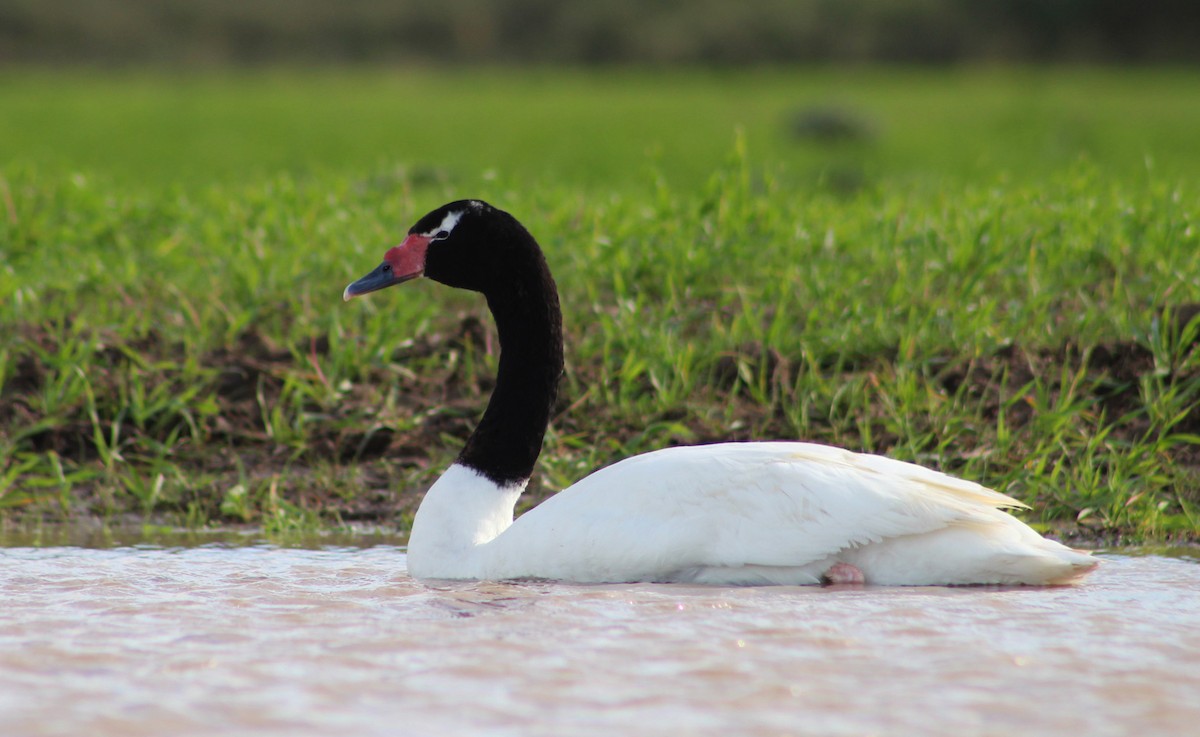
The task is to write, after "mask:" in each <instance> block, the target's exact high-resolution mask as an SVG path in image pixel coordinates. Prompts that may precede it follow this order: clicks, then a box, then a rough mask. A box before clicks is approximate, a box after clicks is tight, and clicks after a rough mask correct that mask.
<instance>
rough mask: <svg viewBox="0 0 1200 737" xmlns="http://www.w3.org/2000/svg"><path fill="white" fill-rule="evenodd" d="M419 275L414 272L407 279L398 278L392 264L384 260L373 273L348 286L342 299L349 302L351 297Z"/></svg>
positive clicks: (375, 290)
mask: <svg viewBox="0 0 1200 737" xmlns="http://www.w3.org/2000/svg"><path fill="white" fill-rule="evenodd" d="M417 276H418V275H417V274H413V275H412V276H409V277H407V279H404V278H397V277H396V273H395V269H393V268H392V265H391V264H389V263H388V262H387V261H384V262H383V263H381V264H380V265H379V266H376V267H375V269H374V270H373V271H371V273H369V274H367V275H366V276H364V277H363V278H361V279H359V280H357V281H354V282H351V283H350V286H348V287H346V290H345V291H344V292H342V299H344V300H346V301H347V302H349V301H350V300H351V299H353V298H355V297H359V296H361V295H364V294H367V293H368V292H377V291H379V290H380V289H384V288H386V287H390V286H392V285H393V284H399V283H400V282H402V281H407V280H408V279H413V278H415V277H417Z"/></svg>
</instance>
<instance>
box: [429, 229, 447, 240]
mask: <svg viewBox="0 0 1200 737" xmlns="http://www.w3.org/2000/svg"><path fill="white" fill-rule="evenodd" d="M449 237H450V231H448V230H439V231H438V232H436V233H434V234H433V239H434V240H435V241H444V240H446V239H447V238H449Z"/></svg>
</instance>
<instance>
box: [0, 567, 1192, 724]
mask: <svg viewBox="0 0 1200 737" xmlns="http://www.w3.org/2000/svg"><path fill="white" fill-rule="evenodd" d="M0 592H2V595H3V603H2V605H0V734H2V735H14V736H19V735H84V734H86V735H121V736H122V737H124V736H136V735H162V734H172V735H199V734H230V735H233V734H237V735H243V734H249V735H335V734H336V735H406V734H489V735H491V734H494V735H524V734H535V735H567V734H597V733H605V734H645V735H658V734H661V735H668V734H670V735H675V734H696V735H718V734H720V735H734V734H736V735H778V734H796V733H811V734H824V735H843V734H844V735H861V734H886V735H897V734H921V735H956V736H957V735H962V734H979V735H990V734H994V735H1012V734H1022V735H1067V734H1080V735H1083V734H1086V735H1089V736H1094V735H1109V734H1112V735H1117V734H1125V733H1128V732H1131V731H1134V730H1136V732H1137V733H1138V734H1140V735H1151V734H1188V733H1193V734H1194V733H1195V732H1194V730H1195V729H1196V725H1197V724H1200V699H1197V697H1196V695H1197V694H1200V667H1197V663H1200V565H1197V563H1196V561H1195V560H1189V559H1187V558H1178V559H1172V558H1166V557H1157V556H1155V557H1124V556H1106V560H1105V564H1104V565H1103V566H1101V568H1100V569H1099V570H1098V571H1097V572H1096V573H1095V574H1094V575H1093V576H1092V577H1091V578H1090V579H1089V580H1088V582H1087V583H1085V584H1084V585H1082V586H1077V587H1074V588H1058V589H999V588H993V589H925V588H922V589H882V588H840V589H839V588H827V589H818V588H788V587H781V588H744V589H722V588H701V587H690V586H679V585H671V586H662V585H630V586H562V585H551V584H523V585H517V584H494V583H483V584H443V585H439V586H424V585H421V584H417V583H415V582H413V581H412V580H411V579H409V578H408V577H407V576H406V575H405V574H404V555H403V552H402V550H401V549H399V548H396V547H389V546H379V547H373V548H367V549H359V548H325V549H320V550H303V549H281V548H273V547H249V548H245V547H243V548H230V547H225V546H209V547H199V548H176V549H161V548H145V547H143V548H138V547H127V548H117V549H107V550H92V549H83V548H0Z"/></svg>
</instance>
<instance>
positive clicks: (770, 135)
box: [0, 69, 1200, 540]
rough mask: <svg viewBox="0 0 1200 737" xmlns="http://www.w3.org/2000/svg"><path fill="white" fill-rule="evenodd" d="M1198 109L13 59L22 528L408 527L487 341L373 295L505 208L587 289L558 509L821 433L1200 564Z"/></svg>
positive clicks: (674, 81) (1187, 88)
mask: <svg viewBox="0 0 1200 737" xmlns="http://www.w3.org/2000/svg"><path fill="white" fill-rule="evenodd" d="M1192 86H1193V80H1192V79H1191V76H1190V75H1189V74H1188V73H1186V72H1184V71H1171V70H1158V71H1155V70H1140V71H1133V72H1130V71H1097V70H1038V69H1025V70H1016V71H1012V70H1008V71H1000V70H963V71H939V72H931V71H917V70H909V71H878V70H870V69H866V70H857V71H832V70H831V71H795V70H792V71H788V70H763V71H742V72H678V71H676V72H647V71H642V72H635V71H612V72H605V73H586V72H581V71H569V70H567V71H546V70H542V71H527V70H526V71H515V70H513V71H466V70H462V71H444V70H443V71H432V70H418V69H409V70H403V71H361V70H360V71H355V70H342V71H329V70H323V71H312V72H299V71H290V72H282V71H274V72H257V73H239V74H233V73H210V74H195V73H190V74H179V75H174V76H172V75H164V74H161V73H159V74H149V73H140V72H107V73H104V74H100V73H87V72H49V71H28V72H21V73H16V72H12V71H9V72H6V73H4V74H3V75H0V110H3V111H4V113H3V115H0V162H2V167H3V168H2V169H0V200H2V201H0V325H2V326H3V328H4V330H3V333H2V334H0V509H2V510H3V512H2V513H3V514H4V515H5V519H6V520H7V524H10V525H18V526H23V527H28V526H30V525H37V524H40V523H41V522H44V521H49V522H54V521H58V520H73V519H78V518H80V517H94V516H101V517H113V516H128V515H133V516H135V517H137V518H142V519H145V520H147V521H153V522H154V523H156V524H157V523H167V524H183V525H187V526H191V527H200V526H205V525H210V524H221V523H229V522H250V523H255V524H259V525H262V526H263V527H264V528H265V529H267V530H268V531H283V530H289V529H314V528H328V527H330V526H338V525H341V524H344V523H347V522H350V521H354V520H365V521H370V522H379V523H382V524H385V525H391V524H395V525H399V526H401V527H403V525H404V524H405V523H406V519H407V515H408V514H409V513H410V512H411V510H412V509H413V504H414V501H415V498H416V495H415V493H414V492H416V491H419V490H421V489H423V488H424V487H425V486H426V485H428V483H430V482H431V480H432V479H433V478H435V477H436V476H437V474H438V473H440V471H441V469H442V468H443V467H444V466H445V465H446V464H447V463H448V462H449V461H450V460H451V459H452V458H453V456H454V454H455V453H456V452H457V450H458V448H459V446H460V444H461V441H462V439H463V438H464V437H465V435H466V434H467V433H469V431H470V428H471V427H472V424H473V422H474V420H475V418H476V417H477V415H478V413H479V412H480V411H481V410H482V407H483V405H484V403H485V402H486V397H487V393H488V391H489V389H490V381H491V376H492V374H493V372H494V370H495V363H496V360H495V359H496V357H495V355H494V351H493V350H492V349H493V347H494V337H493V336H492V332H491V324H490V320H489V318H488V316H487V313H486V308H485V306H484V304H483V303H482V301H481V300H478V299H475V298H473V296H472V295H466V294H460V293H455V292H452V291H451V290H448V289H446V288H444V287H440V286H439V285H435V284H432V283H420V284H411V285H407V286H406V287H403V288H401V289H398V290H392V291H389V292H386V293H383V294H380V295H375V296H374V297H373V298H372V299H370V300H361V301H356V302H355V303H352V304H348V305H345V304H342V303H341V301H340V299H339V296H340V293H341V289H342V287H344V286H345V284H346V282H347V281H349V280H350V279H351V278H354V277H356V276H358V275H360V274H361V273H363V272H365V271H366V270H368V269H369V268H371V267H373V266H374V265H375V264H376V263H377V262H378V260H379V257H380V256H381V255H382V253H383V251H384V250H385V248H386V247H387V246H388V245H390V244H391V243H393V242H394V241H395V240H396V239H397V238H398V236H399V234H400V233H402V232H403V230H404V229H406V228H407V227H408V225H409V224H410V223H411V222H412V221H414V220H415V219H416V218H417V217H419V216H420V215H422V214H423V213H424V212H425V211H427V210H428V209H430V208H432V207H434V206H436V205H439V204H441V203H442V202H444V201H447V200H449V199H456V198H459V197H481V198H484V199H487V200H489V201H492V202H493V203H494V204H496V205H498V206H500V207H503V208H505V209H508V210H510V211H511V212H513V213H514V214H515V215H516V216H517V217H518V218H520V219H521V220H522V221H523V222H524V223H525V224H526V225H527V226H528V227H529V228H530V229H531V230H532V232H533V233H534V234H535V235H536V236H538V238H539V240H540V241H541V243H542V245H543V247H544V248H545V250H546V251H547V256H548V259H549V261H550V263H551V267H552V269H553V270H554V272H555V275H556V278H557V279H558V282H559V286H560V289H561V290H562V291H563V301H564V309H565V312H566V315H565V320H566V330H567V339H568V341H569V345H568V361H569V371H568V377H567V380H566V385H565V387H564V392H563V395H564V398H563V402H562V407H561V409H562V412H561V413H560V414H559V416H558V417H557V418H556V419H555V422H554V425H553V427H552V430H551V433H550V435H549V437H548V440H547V445H546V449H545V452H544V454H543V457H542V460H541V461H540V465H539V469H538V474H537V477H536V480H535V491H536V492H539V493H547V492H549V491H553V490H554V489H557V488H561V487H563V486H565V485H567V484H568V483H570V482H571V481H573V480H574V479H576V478H578V477H580V476H582V475H583V474H585V473H586V472H588V471H590V470H592V469H594V468H596V467H599V466H601V465H604V464H606V463H608V462H611V461H613V460H616V459H618V458H620V457H623V456H625V455H629V454H632V453H636V452H641V451H644V450H649V449H652V448H655V447H660V446H662V445H664V444H668V443H677V442H686V443H691V442H704V441H712V440H718V439H725V438H739V439H745V438H805V439H812V440H817V441H821V442H830V443H835V444H839V445H844V446H846V447H850V448H852V449H856V450H870V451H874V452H883V453H887V454H889V455H892V456H895V457H898V458H903V459H906V460H915V461H918V462H920V463H923V464H927V465H931V466H934V467H939V468H942V469H945V470H948V471H952V472H954V473H957V474H960V475H964V476H966V477H969V478H972V479H975V480H978V481H980V482H982V483H985V484H988V485H992V486H994V487H996V488H999V489H1001V490H1004V491H1007V492H1008V493H1011V494H1014V495H1016V496H1017V497H1018V498H1021V499H1023V500H1025V501H1027V502H1029V503H1030V504H1032V505H1033V506H1034V510H1033V511H1032V512H1030V513H1028V515H1027V519H1029V520H1030V521H1032V522H1034V523H1039V524H1042V525H1045V526H1047V527H1050V528H1053V529H1055V530H1057V531H1059V532H1060V533H1062V534H1065V535H1080V536H1083V537H1086V538H1091V539H1103V540H1115V539H1125V540H1129V539H1166V538H1172V539H1195V538H1196V537H1197V536H1198V535H1200V409H1198V407H1200V357H1198V355H1197V351H1196V350H1195V349H1194V345H1195V338H1196V333H1197V327H1198V325H1197V323H1198V322H1200V321H1198V320H1191V319H1190V318H1191V317H1192V316H1193V315H1194V314H1195V305H1196V303H1198V302H1200V258H1198V257H1197V254H1198V253H1200V248H1198V247H1197V246H1198V236H1197V232H1196V227H1197V225H1196V219H1197V203H1198V199H1197V193H1198V189H1200V188H1198V186H1197V185H1198V184H1200V177H1198V175H1197V172H1198V171H1200V142H1197V139H1196V136H1195V134H1194V131H1195V130H1197V129H1200V97H1198V96H1196V95H1195V94H1194V93H1193V92H1192V91H1191V87H1192ZM532 496H534V497H536V496H537V494H534V495H532Z"/></svg>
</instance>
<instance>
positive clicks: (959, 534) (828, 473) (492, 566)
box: [408, 442, 1096, 585]
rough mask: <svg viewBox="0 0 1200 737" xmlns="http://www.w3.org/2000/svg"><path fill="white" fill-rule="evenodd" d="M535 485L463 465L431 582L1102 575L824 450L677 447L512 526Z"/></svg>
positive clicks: (889, 464)
mask: <svg viewBox="0 0 1200 737" xmlns="http://www.w3.org/2000/svg"><path fill="white" fill-rule="evenodd" d="M523 488H524V484H514V485H512V486H509V487H507V488H503V489H501V488H498V487H497V486H496V485H495V484H493V483H492V482H490V481H488V480H487V479H486V478H484V477H483V476H482V475H480V474H478V473H477V472H475V471H473V470H471V469H469V468H466V467H464V466H460V465H455V466H452V467H451V468H450V470H449V471H447V473H446V474H445V475H444V476H443V477H442V478H441V479H439V480H438V481H437V483H435V484H434V486H433V487H432V488H431V489H430V490H429V492H428V494H427V495H426V497H425V500H424V501H423V502H422V504H421V507H420V510H419V511H418V513H417V517H416V520H415V521H414V524H413V531H412V536H411V539H410V542H409V549H408V565H409V572H410V573H411V574H412V575H413V576H415V577H418V578H447V579H491V580H500V579H528V578H536V579H551V580H562V581H577V582H621V581H660V582H667V581H687V582H697V583H709V584H815V583H820V582H821V579H822V576H823V575H824V574H825V573H826V572H827V571H829V569H830V568H831V567H832V566H833V565H834V564H836V563H839V562H841V563H847V564H850V565H852V566H855V567H856V568H858V569H859V570H861V571H862V573H863V576H864V578H865V580H866V582H867V583H873V584H890V585H945V584H987V583H992V584H1022V583H1023V584H1058V583H1066V582H1069V581H1071V580H1072V579H1075V578H1077V577H1079V576H1081V575H1083V574H1085V573H1087V572H1088V571H1090V570H1091V569H1092V568H1094V567H1095V565H1096V561H1095V560H1094V559H1093V558H1091V556H1089V555H1087V554H1085V553H1081V552H1077V551H1074V550H1071V549H1070V548H1067V547H1065V546H1063V545H1060V544H1059V543H1056V542H1053V541H1050V540H1046V539H1044V538H1042V537H1041V536H1040V535H1038V534H1037V533H1036V532H1034V531H1033V530H1032V529H1030V528H1029V527H1028V526H1027V525H1025V524H1023V523H1022V522H1020V521H1019V520H1017V519H1016V518H1014V517H1013V516H1012V515H1010V514H1008V513H1007V512H1004V511H1002V509H1003V508H1005V507H1020V506H1023V505H1022V504H1021V503H1020V502H1018V501H1016V500H1015V499H1012V498H1010V497H1007V496H1005V495H1003V494H1000V493H997V492H995V491H991V490H989V489H986V488H984V487H982V486H980V485H978V484H975V483H972V482H969V481H963V480H961V479H956V478H953V477H951V476H947V475H945V474H942V473H939V472H936V471H931V470H929V469H926V468H922V467H920V466H916V465H913V464H910V463H904V462H901V461H896V460H892V459H889V458H884V457H881V456H874V455H864V454H858V453H852V452H850V451H846V450H842V449H839V448H832V447H828V446H823V445H815V444H811V443H791V442H777V443H724V444H719V445H703V446H694V447H685V448H668V449H665V450H660V451H656V452H652V453H646V454H644V455H640V456H635V457H633V458H629V459H627V460H624V461H621V462H619V463H616V464H614V465H612V466H609V467H608V468H604V469H602V470H600V471H597V472H596V473H594V474H592V475H591V476H588V477H587V478H585V479H583V480H581V481H580V482H578V483H576V484H575V485H573V486H571V487H570V488H568V489H566V490H564V491H562V492H560V493H558V494H556V495H555V496H553V497H551V498H550V499H547V500H546V501H545V502H543V503H542V504H541V505H539V506H538V507H536V508H534V509H532V510H530V511H529V512H527V513H526V514H524V515H523V516H522V517H520V518H519V519H517V520H516V521H515V522H513V520H512V514H513V507H514V505H515V503H516V501H517V498H518V496H520V493H521V491H522V490H523Z"/></svg>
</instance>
